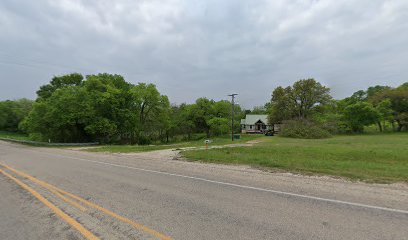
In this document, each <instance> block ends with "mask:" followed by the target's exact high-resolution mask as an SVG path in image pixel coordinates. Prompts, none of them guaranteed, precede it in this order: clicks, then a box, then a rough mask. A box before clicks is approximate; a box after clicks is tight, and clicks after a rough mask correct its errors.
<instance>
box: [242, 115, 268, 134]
mask: <svg viewBox="0 0 408 240" xmlns="http://www.w3.org/2000/svg"><path fill="white" fill-rule="evenodd" d="M271 129H272V126H270V125H269V124H268V115H251V114H248V115H246V116H245V119H241V132H242V133H264V132H266V131H267V130H271Z"/></svg>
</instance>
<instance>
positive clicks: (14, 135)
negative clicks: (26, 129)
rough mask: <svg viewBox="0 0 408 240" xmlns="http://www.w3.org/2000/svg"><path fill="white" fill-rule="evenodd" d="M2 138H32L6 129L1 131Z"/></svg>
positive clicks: (0, 136)
mask: <svg viewBox="0 0 408 240" xmlns="http://www.w3.org/2000/svg"><path fill="white" fill-rule="evenodd" d="M0 138H9V139H16V140H30V138H29V137H28V136H27V135H26V134H22V133H15V132H6V131H0Z"/></svg>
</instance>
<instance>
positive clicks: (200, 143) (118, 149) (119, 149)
mask: <svg viewBox="0 0 408 240" xmlns="http://www.w3.org/2000/svg"><path fill="white" fill-rule="evenodd" d="M260 137H262V135H242V138H241V139H239V140H235V141H234V142H232V141H231V138H230V136H223V137H216V138H210V140H211V141H212V142H211V143H210V144H209V146H218V145H225V144H231V143H245V142H247V141H250V140H253V139H257V138H260ZM185 147H205V144H204V139H200V140H194V141H189V142H178V143H172V144H156V145H103V146H100V147H95V148H89V149H87V151H91V152H112V153H130V152H147V151H155V150H163V149H177V148H185Z"/></svg>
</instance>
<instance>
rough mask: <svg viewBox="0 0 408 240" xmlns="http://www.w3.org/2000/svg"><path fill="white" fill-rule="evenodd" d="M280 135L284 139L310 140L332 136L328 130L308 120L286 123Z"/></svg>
mask: <svg viewBox="0 0 408 240" xmlns="http://www.w3.org/2000/svg"><path fill="white" fill-rule="evenodd" d="M279 135H281V136H283V137H291V138H308V139H318V138H328V137H331V134H330V132H329V131H328V130H326V129H324V128H323V127H320V126H318V125H317V124H316V123H314V122H310V121H306V120H288V121H284V122H283V125H282V129H281V132H280V134H279Z"/></svg>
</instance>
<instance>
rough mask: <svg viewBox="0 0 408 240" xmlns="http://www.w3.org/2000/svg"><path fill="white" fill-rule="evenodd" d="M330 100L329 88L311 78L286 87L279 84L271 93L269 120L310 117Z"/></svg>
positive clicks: (321, 109)
mask: <svg viewBox="0 0 408 240" xmlns="http://www.w3.org/2000/svg"><path fill="white" fill-rule="evenodd" d="M330 100H331V96H330V89H329V88H327V87H325V86H323V85H322V84H320V83H319V82H317V81H316V80H314V79H312V78H310V79H303V80H299V81H297V82H295V83H294V84H293V86H289V87H286V88H283V87H280V86H279V87H277V88H276V89H275V90H274V91H273V93H272V99H271V104H270V105H269V106H270V114H269V121H270V122H271V123H276V122H281V121H283V120H290V119H310V118H311V117H312V116H313V115H314V114H315V113H318V112H321V111H323V110H324V106H325V105H326V104H327V103H329V101H330Z"/></svg>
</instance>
